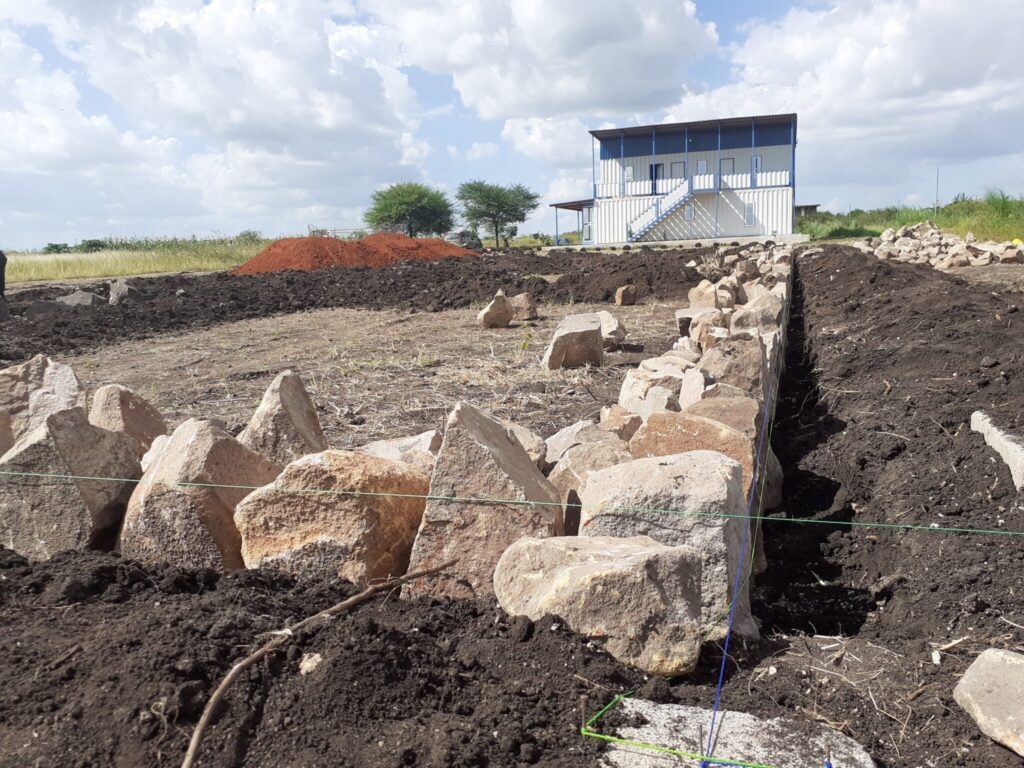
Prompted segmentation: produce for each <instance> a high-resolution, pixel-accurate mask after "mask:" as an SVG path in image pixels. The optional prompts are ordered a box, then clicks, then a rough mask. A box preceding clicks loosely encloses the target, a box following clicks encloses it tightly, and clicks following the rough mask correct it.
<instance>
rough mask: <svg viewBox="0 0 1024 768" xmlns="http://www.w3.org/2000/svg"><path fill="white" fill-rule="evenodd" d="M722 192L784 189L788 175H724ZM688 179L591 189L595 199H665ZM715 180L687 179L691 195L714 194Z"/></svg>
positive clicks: (704, 175)
mask: <svg viewBox="0 0 1024 768" xmlns="http://www.w3.org/2000/svg"><path fill="white" fill-rule="evenodd" d="M718 178H719V180H720V182H721V188H722V189H752V188H754V187H755V185H754V183H752V181H754V180H756V186H757V187H785V186H788V185H789V179H790V176H789V171H758V172H757V173H756V174H753V175H752V174H749V173H724V174H721V175H720V176H719V177H718ZM686 181H687V179H658V183H657V188H656V189H655V187H654V186H653V185H652V183H651V181H650V180H647V181H627V182H625V183H624V184H623V183H622V182H619V181H602V182H598V183H597V184H595V185H594V196H595V197H598V198H608V197H643V196H650V195H654V194H657V195H667V194H670V193H671V192H672V191H673V190H675V189H676V188H677V187H678V186H679V185H680V184H682V183H684V182H686ZM715 181H716V177H715V174H713V173H701V174H698V175H695V176H691V177H690V178H689V186H690V189H691V190H692V191H693V192H714V191H715V188H716V185H715Z"/></svg>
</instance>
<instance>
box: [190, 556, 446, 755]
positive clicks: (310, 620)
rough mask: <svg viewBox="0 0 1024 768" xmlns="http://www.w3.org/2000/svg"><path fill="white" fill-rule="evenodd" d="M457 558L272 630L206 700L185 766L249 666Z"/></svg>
mask: <svg viewBox="0 0 1024 768" xmlns="http://www.w3.org/2000/svg"><path fill="white" fill-rule="evenodd" d="M455 562H456V561H454V560H452V561H450V562H447V563H444V564H443V565H439V566H437V567H436V568H428V569H425V570H422V571H415V572H413V573H407V574H406V575H405V576H398V577H396V578H393V579H385V580H384V581H380V582H377V583H376V584H370V586H368V587H367V588H366V589H364V590H363V591H362V592H360V593H359V594H357V595H353V596H352V597H350V598H348V599H347V600H342V601H341V602H340V603H338V604H337V605H333V606H331V607H330V608H325V609H324V610H322V611H320V612H319V613H314V614H313V615H312V616H307V617H306V618H304V619H303V620H302V621H300V622H298V623H296V624H292V625H291V626H290V627H285V628H284V629H282V630H278V631H277V632H273V633H271V634H272V635H273V636H272V637H271V638H270V640H268V641H267V642H266V643H264V644H263V645H261V646H260V647H259V648H258V649H257V650H256V651H254V652H253V653H252V654H251V655H249V656H246V657H245V658H244V659H242V660H241V661H240V662H238V663H237V664H235V666H233V667H232V668H231V671H230V672H228V674H227V676H226V677H225V678H224V679H223V680H222V681H221V683H220V685H218V686H217V688H216V690H215V691H214V692H213V695H212V696H211V697H210V700H209V701H208V702H206V706H205V707H204V708H203V715H202V717H200V718H199V723H198V725H196V729H195V731H193V733H192V740H191V741H190V742H189V745H188V752H186V753H185V759H184V760H182V762H181V768H193V766H194V765H195V764H196V760H197V759H198V758H199V747H200V746H201V745H202V743H203V736H204V735H205V732H206V728H207V726H208V725H209V724H210V720H211V719H212V718H213V713H214V711H215V710H216V709H217V705H218V704H220V702H221V700H223V698H224V694H226V693H227V690H228V688H230V687H231V685H232V683H234V682H235V680H237V679H238V677H239V676H240V675H241V674H242V673H243V672H244V671H245V670H247V669H248V668H249V667H251V666H253V665H254V664H256V663H257V662H259V661H260V660H261V659H263V658H264V657H265V656H267V655H268V654H270V653H271V652H273V651H275V650H277V649H278V648H280V647H281V646H282V645H284V644H285V643H287V642H288V641H289V640H291V639H292V637H294V635H295V633H296V632H298V631H300V630H302V629H305V628H306V627H309V626H311V625H313V624H315V623H316V622H317V621H320V620H322V619H329V618H332V617H334V616H337V615H338V614H340V613H344V612H345V611H347V610H349V609H350V608H354V607H355V606H357V605H359V604H360V603H365V602H366V601H367V600H369V599H370V598H371V597H373V596H374V595H375V594H377V593H378V592H383V591H384V590H387V589H391V588H393V587H396V586H398V585H399V584H404V583H405V582H407V581H412V580H413V579H420V578H423V577H424V576H433V575H434V574H437V573H440V572H441V571H443V570H445V569H446V568H450V567H451V566H452V565H454V564H455Z"/></svg>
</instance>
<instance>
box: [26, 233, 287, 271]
mask: <svg viewBox="0 0 1024 768" xmlns="http://www.w3.org/2000/svg"><path fill="white" fill-rule="evenodd" d="M270 242H271V241H270V240H267V239H265V238H264V237H263V236H262V235H261V234H260V233H259V232H255V231H252V230H246V231H245V232H241V233H239V234H238V235H237V236H236V237H230V238H229V237H217V238H197V237H190V238H104V239H101V240H83V241H82V242H80V243H77V244H76V245H69V244H67V243H48V244H47V245H46V247H45V248H43V249H42V250H41V251H38V252H25V253H10V252H9V253H8V254H7V255H8V259H9V263H8V264H7V282H8V283H22V282H28V281H32V280H66V279H71V278H77V277H115V276H120V275H144V274H148V273H154V272H208V271H212V270H221V269H230V268H231V267H235V266H238V265H239V264H241V263H242V262H243V261H248V260H249V259H250V258H252V257H253V256H255V255H256V254H257V253H259V252H260V251H261V250H263V248H264V247H266V245H267V244H268V243H270Z"/></svg>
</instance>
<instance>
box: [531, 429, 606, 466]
mask: <svg viewBox="0 0 1024 768" xmlns="http://www.w3.org/2000/svg"><path fill="white" fill-rule="evenodd" d="M618 439H619V438H618V437H617V436H616V435H614V434H613V433H611V432H609V431H608V430H605V429H601V428H599V427H598V426H597V425H596V424H594V422H593V420H591V419H584V420H583V421H577V422H576V423H575V424H570V425H569V426H568V427H565V428H564V429H560V430H558V431H557V432H555V434H553V435H552V436H551V437H549V438H548V439H547V441H546V442H545V444H546V447H547V466H548V467H552V466H554V465H555V464H557V463H558V462H559V461H560V460H561V459H562V457H563V456H565V454H566V452H567V451H568V450H569V449H570V448H572V447H573V446H575V445H582V444H583V443H599V442H604V441H613V442H614V441H616V440H618Z"/></svg>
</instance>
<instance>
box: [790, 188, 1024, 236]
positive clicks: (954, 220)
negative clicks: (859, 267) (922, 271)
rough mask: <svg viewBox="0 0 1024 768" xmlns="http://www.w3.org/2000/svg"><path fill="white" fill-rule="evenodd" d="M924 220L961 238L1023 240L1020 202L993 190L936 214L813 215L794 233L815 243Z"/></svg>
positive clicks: (904, 210) (899, 210) (1023, 203)
mask: <svg viewBox="0 0 1024 768" xmlns="http://www.w3.org/2000/svg"><path fill="white" fill-rule="evenodd" d="M925 219H931V221H932V222H933V223H934V224H935V226H937V227H939V229H944V230H947V231H950V232H955V233H956V234H958V235H961V236H963V235H966V234H967V233H968V232H973V233H974V234H975V235H976V236H977V237H978V239H979V240H1013V239H1014V238H1018V237H1019V238H1022V239H1024V198H1020V197H1011V196H1010V195H1007V194H1006V193H1004V192H1001V191H999V190H993V191H991V192H988V193H987V194H986V195H985V196H984V197H981V198H969V197H966V196H965V195H958V196H957V197H956V199H955V200H953V202H951V203H950V204H949V205H945V206H942V207H940V208H939V209H938V210H936V209H935V208H910V207H897V206H892V207H890V208H878V209H876V210H871V211H862V210H853V211H850V212H849V213H845V214H835V213H815V214H811V215H810V216H803V217H801V218H799V219H797V221H796V229H797V231H798V232H802V233H804V234H807V235H810V236H811V237H812V238H814V239H816V240H818V239H830V238H831V239H834V238H847V237H871V236H875V235H879V234H881V233H882V232H884V231H885V230H886V229H888V228H889V227H892V228H894V229H898V228H899V227H901V226H903V225H904V224H916V223H917V222H919V221H924V220H925Z"/></svg>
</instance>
